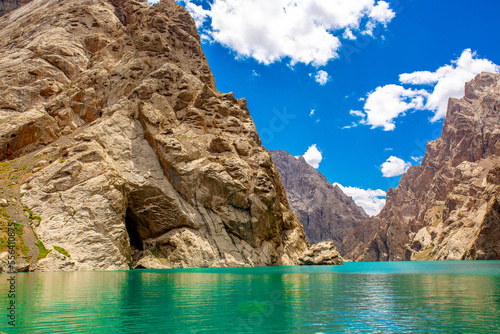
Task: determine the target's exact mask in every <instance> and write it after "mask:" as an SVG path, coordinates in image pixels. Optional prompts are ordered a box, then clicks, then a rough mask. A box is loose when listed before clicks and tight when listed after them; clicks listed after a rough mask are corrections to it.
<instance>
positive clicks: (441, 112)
mask: <svg viewBox="0 0 500 334" xmlns="http://www.w3.org/2000/svg"><path fill="white" fill-rule="evenodd" d="M481 72H500V66H498V65H495V64H494V63H493V62H491V61H490V60H487V59H479V58H477V54H476V53H475V52H472V51H471V49H465V50H464V51H463V52H462V54H461V56H460V57H459V58H458V59H457V60H453V61H452V62H451V64H449V65H445V66H442V67H440V68H438V69H437V70H436V71H435V72H430V71H417V72H413V73H403V74H401V75H400V76H399V81H400V83H401V84H403V85H413V86H425V87H423V89H418V90H417V89H412V88H407V87H405V86H403V85H394V84H390V85H385V86H381V87H377V88H376V89H375V90H374V91H373V92H370V93H369V94H368V95H367V99H366V101H365V104H364V107H363V109H364V110H363V111H364V112H356V113H353V111H351V114H352V115H355V116H359V117H362V119H361V121H360V123H361V124H367V125H371V126H372V129H373V128H377V127H381V128H383V129H384V130H385V131H390V130H394V129H395V127H396V125H395V123H394V121H395V119H396V118H398V117H402V116H404V115H405V113H406V111H408V110H429V111H431V112H433V114H434V115H433V117H432V119H431V121H432V122H436V121H438V120H440V119H442V118H444V117H445V116H446V109H447V104H448V99H449V98H450V97H454V98H461V97H462V96H463V95H464V87H465V83H466V82H467V81H470V80H471V79H473V78H474V76H476V75H477V74H479V73H481Z"/></svg>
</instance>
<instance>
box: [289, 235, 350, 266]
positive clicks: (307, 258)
mask: <svg viewBox="0 0 500 334" xmlns="http://www.w3.org/2000/svg"><path fill="white" fill-rule="evenodd" d="M299 261H300V264H302V265H308V266H311V265H313V266H317V265H339V264H343V263H344V260H343V259H342V257H341V256H340V254H339V252H337V249H336V248H335V244H334V243H333V241H322V242H319V243H317V244H314V245H312V246H311V248H309V249H308V250H307V251H305V252H304V254H302V256H301V257H300V259H299Z"/></svg>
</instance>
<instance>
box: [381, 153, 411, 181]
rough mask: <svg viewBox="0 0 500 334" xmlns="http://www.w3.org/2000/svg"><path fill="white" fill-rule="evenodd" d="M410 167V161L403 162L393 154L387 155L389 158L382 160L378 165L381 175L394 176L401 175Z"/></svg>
mask: <svg viewBox="0 0 500 334" xmlns="http://www.w3.org/2000/svg"><path fill="white" fill-rule="evenodd" d="M410 167H411V162H405V161H404V160H403V159H400V158H398V157H395V156H391V157H389V159H387V160H386V162H384V163H383V164H382V165H381V166H380V168H381V171H382V176H383V177H394V176H399V175H402V174H403V173H404V172H406V171H407V170H408V168H410Z"/></svg>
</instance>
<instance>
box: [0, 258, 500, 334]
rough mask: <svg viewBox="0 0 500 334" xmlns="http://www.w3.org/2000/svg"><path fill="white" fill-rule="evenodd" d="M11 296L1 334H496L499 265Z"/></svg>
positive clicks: (118, 276)
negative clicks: (11, 317)
mask: <svg viewBox="0 0 500 334" xmlns="http://www.w3.org/2000/svg"><path fill="white" fill-rule="evenodd" d="M0 279H1V282H0V294H1V296H2V298H0V300H1V301H2V307H1V309H2V310H5V309H6V305H7V303H6V302H7V289H8V286H7V283H6V279H7V275H6V274H2V275H0ZM16 289H17V293H18V296H17V305H18V308H17V326H16V327H15V330H13V328H9V326H8V325H7V320H5V319H6V317H5V316H4V315H2V317H1V318H0V319H2V320H1V321H2V322H1V323H0V328H2V330H3V331H4V332H6V333H8V334H10V333H44V334H45V333H500V261H474V262H473V261H470V262H464V261H462V262H460V261H457V262H455V261H450V262H389V263H346V264H345V265H343V266H328V267H275V268H224V269H184V270H141V271H130V272H70V273H22V274H18V275H17V285H16ZM6 312H7V311H4V313H5V314H6Z"/></svg>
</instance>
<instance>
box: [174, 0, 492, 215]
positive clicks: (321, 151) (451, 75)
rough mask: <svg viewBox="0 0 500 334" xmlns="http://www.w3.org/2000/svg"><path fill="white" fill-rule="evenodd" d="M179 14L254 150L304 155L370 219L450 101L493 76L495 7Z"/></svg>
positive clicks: (238, 8) (373, 0)
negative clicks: (188, 22) (240, 116)
mask: <svg viewBox="0 0 500 334" xmlns="http://www.w3.org/2000/svg"><path fill="white" fill-rule="evenodd" d="M177 2H178V3H180V4H182V5H184V6H185V7H186V8H188V10H189V11H190V12H191V13H192V16H193V17H194V18H195V20H196V21H197V26H198V30H199V32H200V35H201V36H202V42H203V43H202V45H203V49H204V51H205V54H206V56H207V59H208V62H209V65H210V67H211V69H212V72H213V74H214V76H215V80H216V83H217V89H218V90H219V91H221V92H229V91H232V92H234V94H235V96H236V97H238V98H242V97H244V98H246V99H247V101H248V107H249V109H250V113H251V115H252V117H253V119H254V121H255V124H256V126H257V130H258V131H259V134H260V135H261V139H262V142H263V144H264V146H265V147H266V148H268V149H271V150H278V149H280V150H286V151H288V152H290V153H291V154H293V155H295V156H298V155H305V157H306V160H307V161H308V162H309V163H310V164H311V165H313V166H314V167H315V168H317V169H318V170H319V171H320V172H321V173H323V174H324V175H325V176H326V178H327V179H328V180H329V181H330V182H332V183H338V184H339V185H341V186H342V188H343V189H344V191H345V192H346V193H347V194H348V195H350V196H353V199H354V200H355V201H356V203H357V204H359V205H361V206H363V207H364V208H365V210H366V211H367V212H368V213H369V214H375V213H377V212H378V210H380V209H381V208H382V206H383V203H384V195H385V192H386V191H387V189H388V188H389V187H393V188H394V187H396V186H397V185H398V182H399V178H400V175H401V174H402V173H403V172H404V171H405V170H406V169H407V168H408V167H409V166H411V165H417V164H419V163H420V159H421V157H422V156H423V155H424V153H425V145H426V144H427V142H428V141H429V140H433V139H435V138H437V137H438V136H439V135H440V132H441V127H442V119H443V117H444V115H445V112H446V101H447V99H448V97H450V96H455V97H461V96H462V95H463V85H464V82H465V81H468V80H470V79H471V78H473V77H474V75H475V74H476V73H479V72H481V71H485V70H486V71H496V72H498V71H499V67H498V66H496V65H495V64H500V43H499V38H498V33H499V32H500V23H499V21H500V20H498V17H497V16H498V13H499V12H500V1H498V0H482V1H470V0H467V1H465V0H453V1H451V0H446V1H445V0H441V1H435V0H400V1H388V0H387V1H378V0H307V1H306V0H303V1H302V0H295V1H290V0H272V1H270V0H210V1H206V0H189V1H188V0H184V1H181V0H178V1H177Z"/></svg>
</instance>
